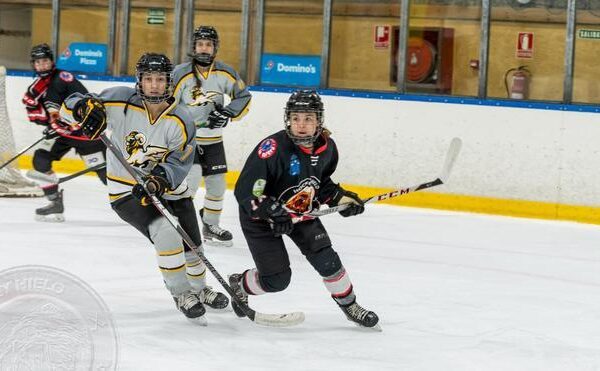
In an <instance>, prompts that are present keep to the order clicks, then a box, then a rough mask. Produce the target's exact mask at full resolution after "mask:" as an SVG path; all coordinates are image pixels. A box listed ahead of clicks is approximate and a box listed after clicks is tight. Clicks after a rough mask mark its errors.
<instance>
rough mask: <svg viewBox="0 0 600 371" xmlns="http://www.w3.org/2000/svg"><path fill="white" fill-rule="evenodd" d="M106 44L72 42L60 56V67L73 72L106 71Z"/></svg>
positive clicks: (58, 65) (58, 64) (58, 62)
mask: <svg viewBox="0 0 600 371" xmlns="http://www.w3.org/2000/svg"><path fill="white" fill-rule="evenodd" d="M106 51H107V47H106V44H97V43H71V44H70V45H69V46H68V47H67V48H66V49H65V50H64V51H63V52H62V53H61V54H60V56H59V57H58V61H57V63H56V65H57V67H58V68H61V69H65V70H67V71H73V72H88V73H106V61H107V59H106Z"/></svg>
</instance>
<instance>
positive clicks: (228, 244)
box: [204, 239, 233, 247]
mask: <svg viewBox="0 0 600 371" xmlns="http://www.w3.org/2000/svg"><path fill="white" fill-rule="evenodd" d="M204 244H205V245H206V246H213V247H231V246H233V241H218V240H209V239H204Z"/></svg>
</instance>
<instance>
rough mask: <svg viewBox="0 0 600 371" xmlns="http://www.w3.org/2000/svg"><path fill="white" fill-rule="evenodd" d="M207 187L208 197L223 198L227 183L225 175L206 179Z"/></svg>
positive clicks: (215, 175)
mask: <svg viewBox="0 0 600 371" xmlns="http://www.w3.org/2000/svg"><path fill="white" fill-rule="evenodd" d="M204 184H205V186H206V196H207V197H214V198H221V197H223V195H224V194H225V189H226V188H227V183H226V182H225V174H213V175H208V176H206V177H205V178H204Z"/></svg>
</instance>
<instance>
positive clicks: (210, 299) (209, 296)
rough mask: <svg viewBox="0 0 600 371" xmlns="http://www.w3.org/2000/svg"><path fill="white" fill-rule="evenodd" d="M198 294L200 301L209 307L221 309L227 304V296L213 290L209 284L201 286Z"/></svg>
mask: <svg viewBox="0 0 600 371" xmlns="http://www.w3.org/2000/svg"><path fill="white" fill-rule="evenodd" d="M199 295H200V299H201V300H202V303H204V304H205V305H207V306H208V307H209V308H211V309H216V310H223V309H225V308H227V306H228V305H229V299H228V298H227V296H225V294H223V293H220V292H218V291H214V290H213V289H212V287H210V286H206V287H205V288H203V289H202V291H201V292H200V294H199Z"/></svg>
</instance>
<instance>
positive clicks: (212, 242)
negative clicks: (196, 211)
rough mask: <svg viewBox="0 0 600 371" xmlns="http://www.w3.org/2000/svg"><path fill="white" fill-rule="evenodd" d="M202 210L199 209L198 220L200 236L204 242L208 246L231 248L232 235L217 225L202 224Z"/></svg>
mask: <svg viewBox="0 0 600 371" xmlns="http://www.w3.org/2000/svg"><path fill="white" fill-rule="evenodd" d="M203 216H204V209H200V220H202V236H203V237H204V242H205V243H206V244H207V245H209V246H223V247H231V246H233V235H232V234H231V232H229V231H228V230H225V229H223V228H221V227H219V226H218V225H212V224H207V223H204V220H203V219H202V218H203Z"/></svg>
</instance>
